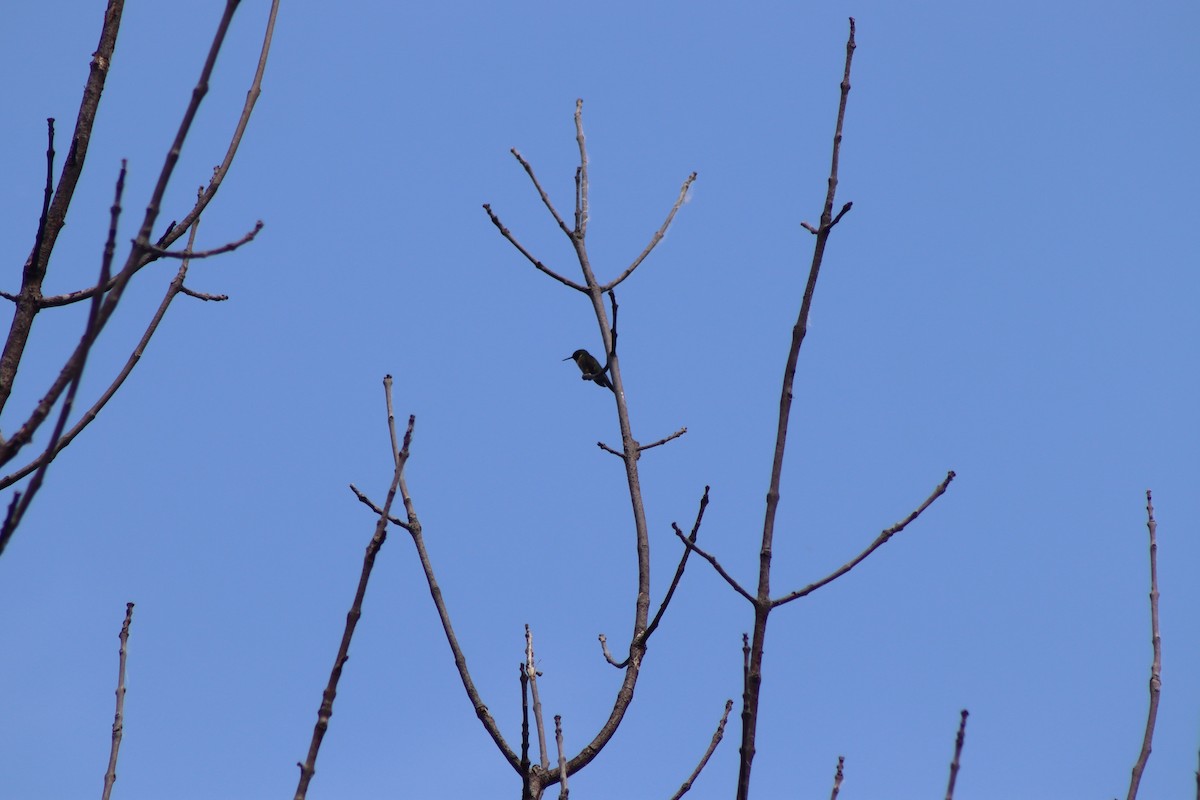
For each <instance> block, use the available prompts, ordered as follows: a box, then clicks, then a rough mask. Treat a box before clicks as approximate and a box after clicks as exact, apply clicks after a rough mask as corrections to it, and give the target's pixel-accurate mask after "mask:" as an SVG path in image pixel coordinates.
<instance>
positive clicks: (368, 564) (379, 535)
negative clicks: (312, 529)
mask: <svg viewBox="0 0 1200 800" xmlns="http://www.w3.org/2000/svg"><path fill="white" fill-rule="evenodd" d="M383 390H384V393H385V394H386V396H387V407H388V431H389V433H390V434H391V437H392V460H393V463H394V464H395V470H394V471H393V473H392V483H391V486H389V487H388V493H387V498H386V499H385V500H384V503H383V507H382V508H381V509H380V510H379V519H378V520H377V521H376V522H375V532H374V534H373V535H372V536H371V541H370V542H369V543H368V544H367V551H366V553H365V554H364V555H363V566H362V572H361V574H360V575H359V578H358V588H357V589H356V590H355V592H354V602H353V603H352V604H351V605H350V611H349V613H347V614H346V627H345V629H344V630H343V631H342V641H341V644H340V645H339V646H338V652H337V656H336V657H335V658H334V660H333V669H332V670H331V671H330V673H329V683H328V684H326V686H325V692H324V693H323V694H322V696H321V705H320V707H319V708H318V709H317V724H316V725H315V726H314V727H313V735H312V741H311V742H310V743H309V746H308V757H307V758H306V759H305V760H304V762H303V763H301V762H297V763H296V766H297V767H299V768H300V782H299V783H298V784H297V785H296V800H304V798H305V797H306V796H307V794H308V784H309V782H310V781H312V777H313V775H314V774H315V773H316V771H317V753H318V752H319V751H320V749H321V742H322V741H323V740H324V739H325V732H326V731H327V730H329V718H330V717H331V716H333V701H334V699H335V698H336V697H337V687H338V682H339V681H340V680H341V678H342V668H343V667H345V666H346V661H347V659H349V658H350V640H351V639H352V638H353V637H354V630H355V628H356V627H358V621H359V619H360V618H361V617H362V604H363V598H365V597H366V594H367V583H368V582H369V581H370V580H371V570H372V568H373V567H374V566H375V557H376V556H377V555H378V554H379V550H380V548H381V547H383V543H384V542H385V541H387V525H388V517H389V516H390V512H391V509H392V502H393V501H394V500H395V499H396V491H397V489H398V487H399V485H400V482H401V481H402V480H403V475H404V465H405V464H407V463H408V452H409V446H410V445H411V444H412V433H413V425H414V424H415V423H416V418H415V417H411V416H410V417H409V418H408V430H407V431H405V433H404V447H403V448H402V449H400V450H399V451H397V450H396V447H395V441H396V418H395V416H394V415H393V414H392V376H391V375H387V376H385V377H384V379H383Z"/></svg>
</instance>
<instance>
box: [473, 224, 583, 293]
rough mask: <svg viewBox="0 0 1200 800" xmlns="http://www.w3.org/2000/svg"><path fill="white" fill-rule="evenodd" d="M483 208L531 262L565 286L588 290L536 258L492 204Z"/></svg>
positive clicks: (509, 240) (497, 226)
mask: <svg viewBox="0 0 1200 800" xmlns="http://www.w3.org/2000/svg"><path fill="white" fill-rule="evenodd" d="M483 210H484V211H486V212H487V215H488V219H490V220H491V221H492V224H493V225H495V226H496V230H498V231H500V235H501V236H503V237H504V238H505V239H508V242H509V244H511V245H512V246H513V247H515V248H517V251H518V252H519V253H520V254H521V255H523V256H525V259H526V260H527V261H528V262H529V263H530V264H533V265H534V266H535V267H537V268H538V269H540V270H541V271H542V272H544V273H546V274H547V275H549V276H550V277H551V278H554V280H556V281H558V282H559V283H561V284H563V285H564V286H570V287H571V288H572V289H574V290H575V291H577V292H586V291H587V289H585V288H584V287H582V286H580V285H579V284H578V283H576V282H575V281H573V280H571V279H570V278H564V277H563V276H562V275H559V274H558V273H557V272H555V271H554V270H552V269H550V268H549V267H547V266H546V265H545V264H543V263H542V262H541V261H538V260H537V259H536V258H534V256H533V253H530V252H529V251H528V250H526V249H525V245H523V244H521V243H520V242H518V241H517V237H515V236H513V234H512V231H510V230H509V229H508V228H506V227H504V223H502V222H501V221H500V218H499V217H498V216H496V214H495V212H493V211H492V206H491V205H490V204H489V203H484V204H483Z"/></svg>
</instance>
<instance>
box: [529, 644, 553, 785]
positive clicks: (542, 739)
mask: <svg viewBox="0 0 1200 800" xmlns="http://www.w3.org/2000/svg"><path fill="white" fill-rule="evenodd" d="M539 674H541V673H539V672H538V671H537V667H536V666H535V664H534V657H533V631H532V630H530V628H529V625H528V624H526V625H525V675H526V676H527V677H528V678H529V691H530V694H531V695H532V697H533V721H534V723H535V724H536V725H537V735H538V754H539V755H540V756H541V763H542V769H549V767H550V754H549V752H548V751H547V750H546V722H545V719H544V718H543V716H542V698H541V697H540V696H539V695H538V685H537V679H538V675H539Z"/></svg>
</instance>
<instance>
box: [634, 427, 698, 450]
mask: <svg viewBox="0 0 1200 800" xmlns="http://www.w3.org/2000/svg"><path fill="white" fill-rule="evenodd" d="M685 433H687V428H680V429H679V430H677V431H675V432H674V433H672V434H671V435H670V436H666V437H664V438H662V439H659V440H658V441H657V442H651V443H650V444H644V445H642V446H641V447H639V448H638V450H639V451H642V452H645V451H646V450H649V449H650V448H651V447H658V446H659V445H660V444H666V443H667V442H669V441H671V440H672V439H678V438H679V437H680V436H683V435H684V434H685Z"/></svg>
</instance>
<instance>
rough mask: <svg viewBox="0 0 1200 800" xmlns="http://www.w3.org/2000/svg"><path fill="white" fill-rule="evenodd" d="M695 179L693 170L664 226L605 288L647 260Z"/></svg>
mask: <svg viewBox="0 0 1200 800" xmlns="http://www.w3.org/2000/svg"><path fill="white" fill-rule="evenodd" d="M695 180H696V173H694V172H693V173H692V174H691V175H689V176H688V177H687V180H685V181H684V182H683V186H681V187H680V189H679V198H678V199H677V200H676V201H675V205H673V206H671V211H670V213H668V214H667V218H666V220H664V221H663V224H662V226H661V227H660V228H659V229H658V230H657V231H655V232H654V235H653V236H652V237H650V244H648V245H646V249H645V250H643V251H642V252H641V254H640V255H638V257H637V258H635V259H634V260H633V263H632V264H630V265H629V266H628V267H627V268H626V269H625V271H624V272H622V273H621V274H620V275H618V276H617V277H616V278H615V279H614V280H613V281H611V282H610V283H608V284H605V286H604V288H605V289H612V288H613V287H615V286H617V285H619V284H620V283H621V282H622V281H623V280H625V279H626V278H628V277H629V276H630V275H632V274H633V271H634V270H635V269H637V268H638V266H640V265H641V263H642V262H643V261H645V260H646V256H648V255H650V251H651V250H653V249H654V248H655V246H656V245H657V244H658V243H659V242H661V241H662V238H663V236H665V235H666V233H667V228H669V227H671V220H673V219H675V214H676V212H678V211H679V207H680V206H682V205H683V201H684V200H685V199H686V198H687V193H688V189H690V188H691V187H692V183H693V182H694V181H695Z"/></svg>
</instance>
